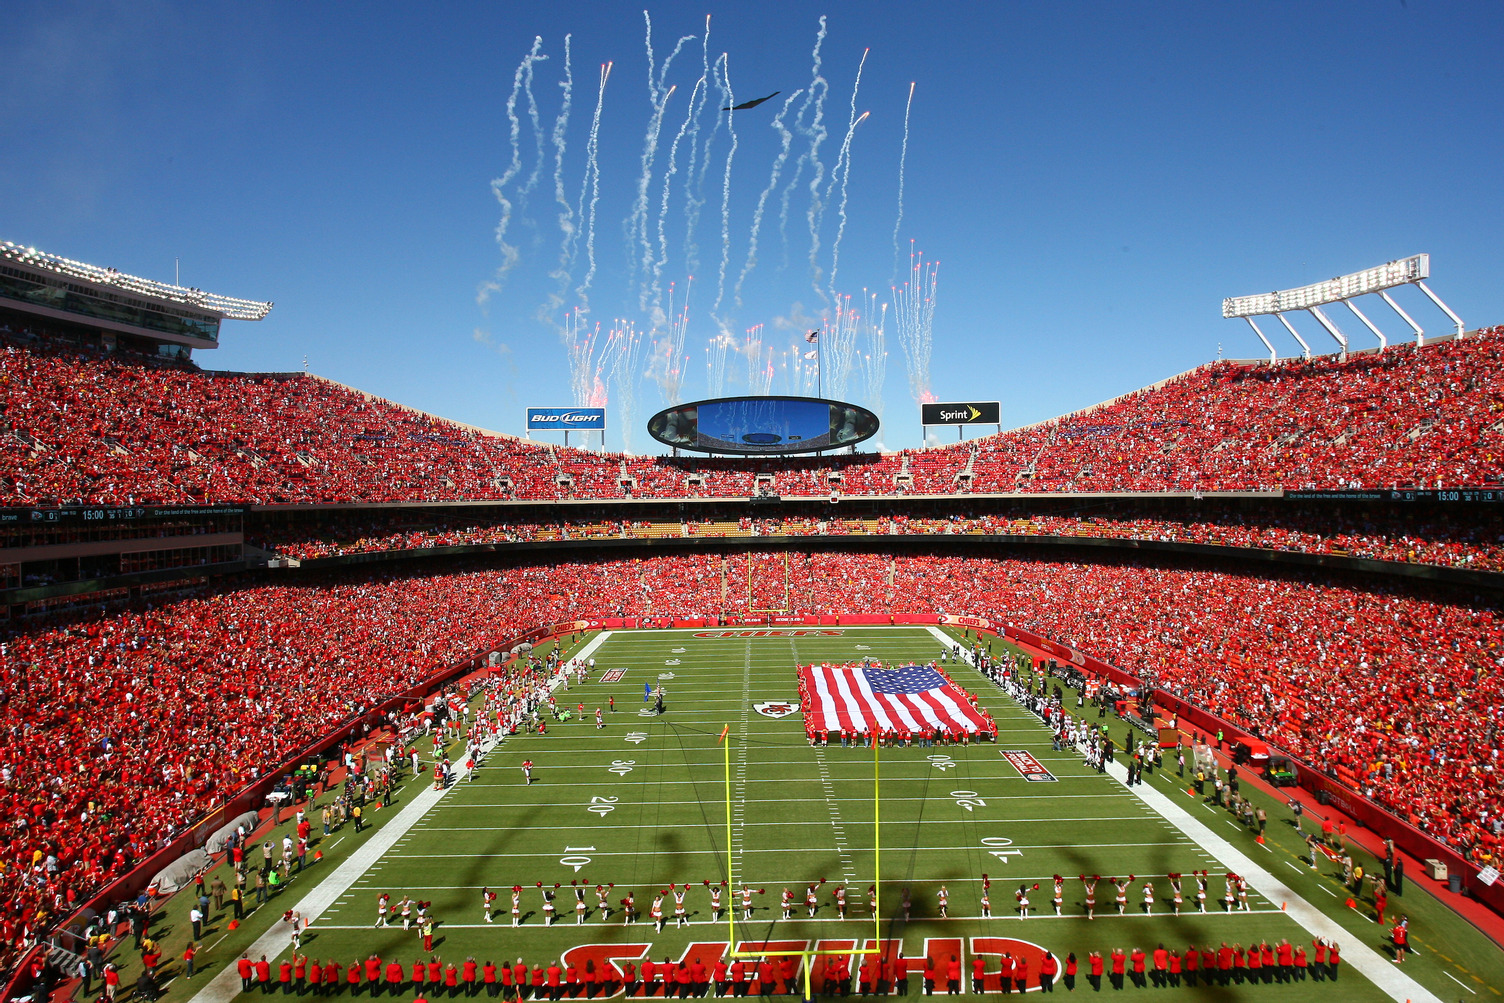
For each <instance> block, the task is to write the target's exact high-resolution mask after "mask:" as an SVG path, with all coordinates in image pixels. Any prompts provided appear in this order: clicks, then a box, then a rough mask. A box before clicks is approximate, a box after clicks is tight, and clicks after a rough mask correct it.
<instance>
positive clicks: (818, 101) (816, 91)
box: [778, 15, 830, 268]
mask: <svg viewBox="0 0 1504 1003" xmlns="http://www.w3.org/2000/svg"><path fill="white" fill-rule="evenodd" d="M824 44H826V18H824V17H823V15H821V18H820V32H817V33H815V51H814V57H812V59H814V69H812V71H811V75H809V87H808V89H806V92H805V102H803V104H802V105H799V114H797V116H794V128H796V129H797V131H799V134H800V135H806V137H808V135H811V126H809V123H808V122H806V119H805V116H806V114H814V116H815V120H820V119H821V117H823V114H824V105H826V92H827V90H829V89H830V86H829V84H827V83H826V78H824V77H821V75H820V48H821V47H823V45H824ZM815 153H817V159H818V144H815ZM809 159H811V152H809V150H805V152H803V153H800V155H799V159H797V161H794V173H793V174H791V176H790V179H788V186H787V188H784V195H782V200H781V203H782V205H781V206H779V214H778V235H779V239H781V241H782V244H784V265H785V268H787V266H788V203H790V197H791V195H793V194H794V186H796V185H797V183H799V179H800V177H802V176H803V173H805V165H806V164H809Z"/></svg>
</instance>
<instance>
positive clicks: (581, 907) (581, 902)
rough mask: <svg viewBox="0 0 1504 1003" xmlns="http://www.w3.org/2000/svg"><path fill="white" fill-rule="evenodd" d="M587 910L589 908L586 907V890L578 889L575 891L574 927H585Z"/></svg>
mask: <svg viewBox="0 0 1504 1003" xmlns="http://www.w3.org/2000/svg"><path fill="white" fill-rule="evenodd" d="M586 910H587V906H586V905H585V889H583V888H576V889H575V890H574V925H575V926H584V925H585V912H586Z"/></svg>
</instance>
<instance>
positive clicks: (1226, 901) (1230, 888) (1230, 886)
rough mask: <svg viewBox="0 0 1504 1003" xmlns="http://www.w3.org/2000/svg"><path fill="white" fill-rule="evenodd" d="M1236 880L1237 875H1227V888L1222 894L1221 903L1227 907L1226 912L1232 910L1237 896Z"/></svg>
mask: <svg viewBox="0 0 1504 1003" xmlns="http://www.w3.org/2000/svg"><path fill="white" fill-rule="evenodd" d="M1236 882H1237V875H1235V874H1229V875H1228V876H1227V890H1226V891H1225V892H1224V893H1223V895H1222V903H1223V905H1225V906H1226V907H1227V911H1228V912H1232V910H1233V905H1234V903H1235V902H1236V901H1237V898H1238V893H1237V884H1236Z"/></svg>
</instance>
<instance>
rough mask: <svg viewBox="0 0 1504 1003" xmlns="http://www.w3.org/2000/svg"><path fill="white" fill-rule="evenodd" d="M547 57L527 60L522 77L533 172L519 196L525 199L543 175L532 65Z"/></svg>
mask: <svg viewBox="0 0 1504 1003" xmlns="http://www.w3.org/2000/svg"><path fill="white" fill-rule="evenodd" d="M547 58H548V57H547V56H534V57H533V58H531V59H529V60H528V63H527V72H526V73H524V74H523V75H522V93H523V95H524V96H526V98H527V118H528V122H529V123H530V124H531V125H532V127H533V171H532V173H531V174H529V175H528V176H527V183H526V184H524V185H523V186H522V190H521V194H522V196H523V197H526V196H528V195H530V194H532V192H533V189H535V188H537V187H538V179H539V177H541V176H542V174H543V122H542V120H541V119H540V118H539V116H538V99H537V98H535V97H533V64H534V63H541V62H542V61H543V60H545V59H547Z"/></svg>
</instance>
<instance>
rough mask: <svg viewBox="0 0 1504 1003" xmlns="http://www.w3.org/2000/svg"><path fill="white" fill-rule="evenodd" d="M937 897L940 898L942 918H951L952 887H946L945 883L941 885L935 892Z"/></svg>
mask: <svg viewBox="0 0 1504 1003" xmlns="http://www.w3.org/2000/svg"><path fill="white" fill-rule="evenodd" d="M935 898H937V899H939V900H940V918H941V919H949V918H950V889H949V888H946V887H945V886H944V885H941V886H940V890H939V891H938V892H936V893H935Z"/></svg>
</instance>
